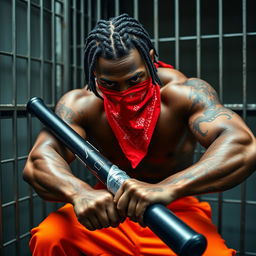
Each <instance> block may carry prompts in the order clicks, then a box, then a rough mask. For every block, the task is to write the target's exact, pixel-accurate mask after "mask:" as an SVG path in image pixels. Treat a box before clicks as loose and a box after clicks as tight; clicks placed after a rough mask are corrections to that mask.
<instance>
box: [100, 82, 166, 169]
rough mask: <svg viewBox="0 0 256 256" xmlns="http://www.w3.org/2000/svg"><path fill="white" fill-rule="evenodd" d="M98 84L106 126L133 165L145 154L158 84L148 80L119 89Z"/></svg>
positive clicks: (155, 117)
mask: <svg viewBox="0 0 256 256" xmlns="http://www.w3.org/2000/svg"><path fill="white" fill-rule="evenodd" d="M98 86H99V89H100V90H101V92H102V94H103V98H104V108H105V112H106V115H107V119H108V122H109V125H110V126H111V128H112V130H113V132H114V134H115V136H116V138H117V140H118V142H119V145H120V146H121V148H122V150H123V152H124V154H125V156H126V157H127V159H128V160H129V161H130V162H131V165H132V167H133V168H136V166H137V165H138V164H139V163H140V161H141V160H142V159H143V158H144V156H145V155H146V154H147V151H148V146H149V143H150V140H151V137H152V135H153V131H154V129H155V126H156V122H157V120H158V117H159V114H160V103H161V102H160V87H159V86H158V85H154V84H153V83H152V79H148V80H146V81H143V82H141V83H139V84H136V85H134V86H132V87H130V88H128V89H127V90H125V91H122V92H117V91H114V90H111V89H107V88H105V87H103V86H100V85H98Z"/></svg>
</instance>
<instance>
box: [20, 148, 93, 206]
mask: <svg viewBox="0 0 256 256" xmlns="http://www.w3.org/2000/svg"><path fill="white" fill-rule="evenodd" d="M24 179H25V180H26V181H27V182H28V183H29V184H30V185H32V186H33V188H34V189H35V191H36V192H37V193H38V195H39V196H40V197H42V198H43V199H45V200H49V201H60V202H68V203H72V202H73V198H74V197H75V196H76V195H77V194H79V193H80V192H81V191H82V190H86V189H88V190H90V189H92V188H91V186H90V185H89V184H87V183H85V182H83V181H82V180H80V179H78V178H77V177H75V176H74V175H73V174H72V172H71V169H70V167H69V165H68V163H67V162H66V161H65V160H64V159H63V158H62V157H61V156H60V155H59V154H58V153H57V152H56V151H54V150H53V149H47V150H44V152H43V153H41V154H40V155H36V154H34V155H33V154H32V155H31V156H30V157H29V159H28V161H27V164H26V166H25V169H24Z"/></svg>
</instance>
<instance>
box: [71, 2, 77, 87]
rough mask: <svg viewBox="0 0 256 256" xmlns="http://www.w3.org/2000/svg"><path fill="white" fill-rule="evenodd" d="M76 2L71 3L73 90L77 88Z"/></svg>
mask: <svg viewBox="0 0 256 256" xmlns="http://www.w3.org/2000/svg"><path fill="white" fill-rule="evenodd" d="M76 2H77V1H75V0H74V1H73V17H72V18H73V64H74V65H75V67H74V68H72V69H73V85H74V86H75V88H77V70H76V65H77V52H76V50H77V48H76V46H77V38H76V28H77V17H76Z"/></svg>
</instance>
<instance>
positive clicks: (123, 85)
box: [119, 80, 129, 91]
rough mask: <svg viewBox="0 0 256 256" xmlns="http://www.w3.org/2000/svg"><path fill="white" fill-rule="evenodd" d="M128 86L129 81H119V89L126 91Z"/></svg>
mask: <svg viewBox="0 0 256 256" xmlns="http://www.w3.org/2000/svg"><path fill="white" fill-rule="evenodd" d="M128 88H129V84H128V83H127V81H125V80H122V81H120V82H119V90H120V91H125V90H126V89H128Z"/></svg>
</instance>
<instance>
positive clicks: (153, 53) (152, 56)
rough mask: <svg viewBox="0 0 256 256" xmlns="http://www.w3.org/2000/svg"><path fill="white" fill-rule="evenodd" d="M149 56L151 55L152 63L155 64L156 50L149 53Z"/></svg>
mask: <svg viewBox="0 0 256 256" xmlns="http://www.w3.org/2000/svg"><path fill="white" fill-rule="evenodd" d="M149 55H150V58H151V60H152V62H153V63H154V62H155V51H154V49H151V50H150V51H149Z"/></svg>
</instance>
